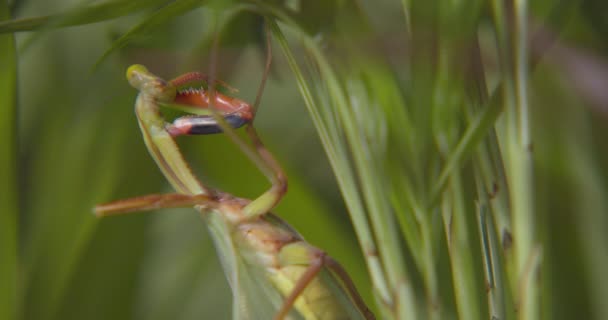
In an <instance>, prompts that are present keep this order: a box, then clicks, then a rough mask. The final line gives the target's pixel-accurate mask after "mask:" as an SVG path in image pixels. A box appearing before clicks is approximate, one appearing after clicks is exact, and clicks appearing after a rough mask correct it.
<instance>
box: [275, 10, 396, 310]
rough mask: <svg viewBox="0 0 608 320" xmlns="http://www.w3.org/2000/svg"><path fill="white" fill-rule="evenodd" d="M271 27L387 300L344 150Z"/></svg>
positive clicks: (377, 288) (375, 283)
mask: <svg viewBox="0 0 608 320" xmlns="http://www.w3.org/2000/svg"><path fill="white" fill-rule="evenodd" d="M270 27H271V29H272V31H273V34H274V36H275V39H277V41H278V42H279V44H280V45H281V48H282V49H283V53H284V55H285V57H286V59H287V62H288V64H289V66H290V67H291V69H292V71H293V73H294V75H295V77H296V80H297V83H298V87H299V89H300V92H301V94H302V97H303V99H304V102H305V104H306V106H307V108H308V110H309V112H310V114H311V116H312V118H313V122H314V123H315V126H317V131H318V132H319V136H320V138H321V141H322V143H323V145H324V146H325V150H326V152H327V155H328V158H329V161H330V163H331V165H332V167H333V168H334V172H335V175H336V179H337V181H338V184H339V185H340V190H341V191H342V194H343V196H344V198H345V201H346V204H347V206H348V208H349V212H350V214H351V219H352V222H353V226H354V228H355V231H356V233H357V237H358V239H359V243H360V245H361V248H362V249H363V251H364V257H365V259H366V262H367V267H368V270H370V276H371V279H372V283H373V286H374V288H375V291H376V293H377V294H378V295H379V297H380V299H381V300H382V301H390V299H391V298H390V297H391V293H390V292H389V289H388V287H387V283H386V281H385V278H384V273H383V271H382V267H381V263H380V261H379V259H378V256H377V255H375V254H370V253H374V252H377V247H376V244H375V241H374V238H373V236H372V234H371V231H370V230H369V228H368V227H367V225H368V222H367V219H366V217H365V211H364V209H363V204H362V203H361V201H360V199H359V197H358V196H357V190H356V183H355V181H354V177H353V176H352V174H351V172H352V170H351V169H350V164H349V163H348V161H347V156H346V152H345V150H344V148H343V146H342V145H341V144H340V143H334V142H333V141H334V140H335V139H336V137H335V135H331V134H330V133H331V132H332V130H330V128H328V127H327V126H326V125H325V123H324V120H323V118H322V117H321V114H320V111H319V109H320V108H319V107H318V106H317V105H316V102H315V99H314V98H313V95H312V92H311V90H310V88H309V86H308V83H307V82H306V80H305V79H304V76H303V73H302V71H301V70H300V67H299V66H298V64H297V62H296V60H295V58H294V56H293V54H292V52H291V49H290V48H289V45H288V43H287V40H286V39H285V36H284V35H283V33H282V31H281V30H280V29H279V27H278V25H277V24H276V23H274V22H271V23H270Z"/></svg>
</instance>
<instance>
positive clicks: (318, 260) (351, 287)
mask: <svg viewBox="0 0 608 320" xmlns="http://www.w3.org/2000/svg"><path fill="white" fill-rule="evenodd" d="M311 249H312V251H311ZM306 252H308V253H309V255H308V256H309V258H308V259H309V261H308V263H307V269H306V271H305V272H304V273H303V274H302V275H301V276H300V277H299V278H298V279H297V282H296V283H295V285H294V286H293V288H292V289H291V292H290V293H289V295H288V296H286V297H285V300H283V305H282V306H281V309H279V311H278V312H277V314H276V315H275V317H274V319H273V320H283V319H285V317H287V315H288V314H289V311H290V310H291V309H292V308H293V306H294V304H295V302H296V300H297V299H298V297H300V296H301V295H302V293H303V292H304V290H305V289H306V288H307V287H308V286H309V285H310V284H311V282H312V281H313V280H314V279H315V278H316V277H317V276H318V275H319V273H320V272H321V271H322V270H323V268H324V267H327V268H328V269H329V270H331V272H332V273H333V274H334V275H335V276H336V277H338V279H339V280H340V282H342V287H343V288H344V289H345V291H346V292H347V293H348V295H349V297H350V299H351V300H352V301H353V302H354V304H355V305H356V307H357V309H358V310H359V312H360V313H361V315H362V316H363V317H364V318H365V319H366V320H375V319H376V318H375V316H374V314H373V313H372V312H371V311H370V310H369V309H368V308H367V306H366V305H365V302H364V301H363V298H361V296H360V295H359V292H357V288H356V287H355V284H354V283H353V281H352V279H351V278H350V276H349V275H348V273H347V272H346V270H344V268H343V267H342V266H341V265H340V264H339V263H338V262H337V261H336V260H334V259H333V258H332V257H330V256H328V255H327V253H325V252H324V251H321V250H319V249H316V248H310V247H308V249H307V250H306ZM310 254H312V255H310ZM292 258H295V259H296V260H294V262H296V261H298V260H299V259H301V257H297V256H296V257H292Z"/></svg>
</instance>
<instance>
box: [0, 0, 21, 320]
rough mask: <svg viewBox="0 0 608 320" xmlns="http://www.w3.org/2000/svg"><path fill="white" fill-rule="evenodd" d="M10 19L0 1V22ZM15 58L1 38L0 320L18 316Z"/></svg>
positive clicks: (9, 38)
mask: <svg viewBox="0 0 608 320" xmlns="http://www.w3.org/2000/svg"><path fill="white" fill-rule="evenodd" d="M9 17H10V13H9V7H8V3H7V2H6V1H2V2H0V19H8V18H9ZM16 82H17V55H16V52H15V39H14V36H13V35H2V36H0V114H2V117H0V141H2V142H1V143H0V146H2V147H1V151H0V177H1V178H0V179H1V180H2V182H1V183H0V261H2V263H0V283H2V284H3V285H2V286H3V289H2V290H0V319H7V320H11V319H16V316H17V312H16V310H17V302H18V298H17V297H18V292H17V278H18V276H17V217H18V215H19V214H18V213H19V205H18V193H17V172H18V168H17V163H18V161H17V155H18V152H17V151H18V146H17V98H16V91H17V90H16V89H17V84H16Z"/></svg>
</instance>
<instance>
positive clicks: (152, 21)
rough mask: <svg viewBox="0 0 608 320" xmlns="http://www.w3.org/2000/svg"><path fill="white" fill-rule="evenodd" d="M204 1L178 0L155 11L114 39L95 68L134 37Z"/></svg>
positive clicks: (198, 5) (200, 4) (190, 9)
mask: <svg viewBox="0 0 608 320" xmlns="http://www.w3.org/2000/svg"><path fill="white" fill-rule="evenodd" d="M204 2H205V1H203V0H176V1H174V2H171V3H169V4H168V5H166V6H164V7H162V8H160V9H158V10H157V11H155V12H153V13H152V14H150V15H149V16H148V17H146V18H145V19H144V20H143V21H142V22H140V23H139V24H137V25H135V26H134V27H133V28H131V30H129V31H127V33H125V34H123V35H122V36H121V37H120V38H118V39H117V40H116V41H114V43H112V45H111V46H110V48H108V50H106V52H104V53H103V55H102V56H101V57H100V58H99V59H98V60H97V62H96V63H95V65H94V66H93V70H95V69H96V68H97V67H99V65H100V64H101V63H102V62H104V61H105V60H106V59H107V58H108V56H110V54H112V53H113V52H114V51H116V50H118V49H120V48H123V47H124V46H126V45H127V44H128V43H129V42H130V41H131V40H132V39H133V38H134V37H136V36H139V35H142V34H147V33H149V32H150V31H151V30H153V29H154V28H156V27H158V26H160V25H162V24H164V23H167V22H168V21H169V20H171V19H174V18H176V17H178V16H180V15H183V14H185V13H187V12H189V11H192V10H193V9H194V8H197V7H200V6H202V5H203V4H204Z"/></svg>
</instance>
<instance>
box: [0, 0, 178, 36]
mask: <svg viewBox="0 0 608 320" xmlns="http://www.w3.org/2000/svg"><path fill="white" fill-rule="evenodd" d="M166 2H168V1H167V0H133V1H129V0H127V1H123V0H118V1H108V2H104V3H99V4H91V5H88V6H86V7H76V8H73V9H70V10H67V11H65V12H62V13H58V14H53V15H47V16H40V17H33V18H24V19H15V20H6V21H2V22H0V33H9V32H19V31H33V30H38V29H42V28H45V27H48V26H53V27H65V26H77V25H83V24H89V23H95V22H101V21H106V20H110V19H115V18H119V17H123V16H126V15H129V14H133V13H136V12H138V11H141V10H143V9H146V8H150V7H156V6H160V5H162V4H163V3H166Z"/></svg>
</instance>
